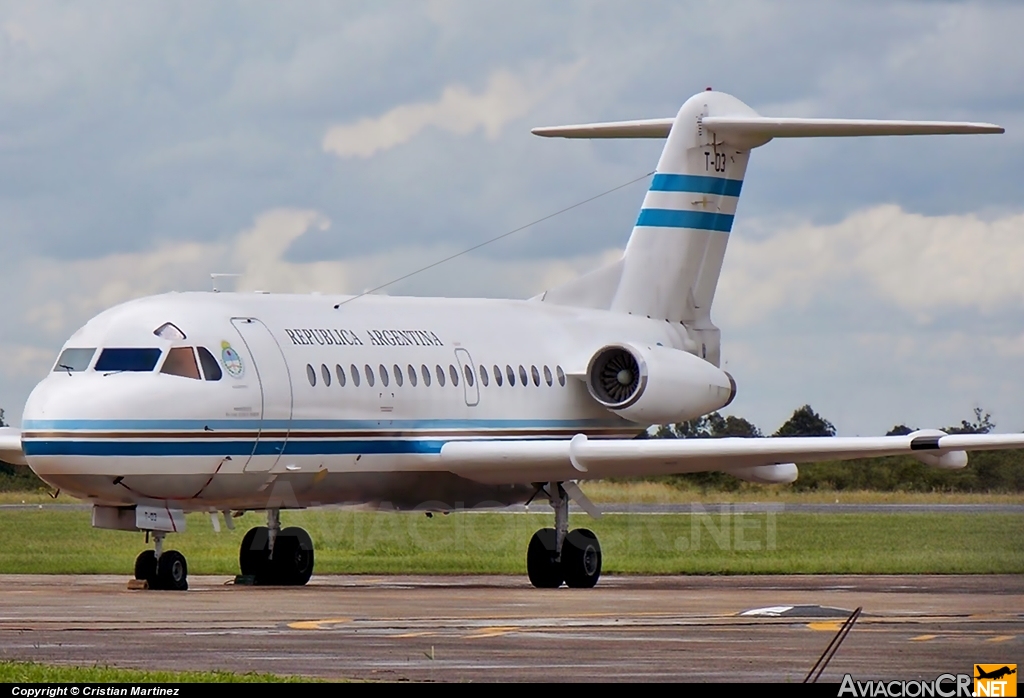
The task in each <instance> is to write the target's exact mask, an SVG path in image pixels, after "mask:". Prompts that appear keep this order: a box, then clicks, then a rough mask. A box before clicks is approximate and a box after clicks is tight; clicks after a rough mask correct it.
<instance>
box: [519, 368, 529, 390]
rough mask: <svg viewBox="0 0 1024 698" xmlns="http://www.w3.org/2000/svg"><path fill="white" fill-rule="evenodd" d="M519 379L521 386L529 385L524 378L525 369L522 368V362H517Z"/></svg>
mask: <svg viewBox="0 0 1024 698" xmlns="http://www.w3.org/2000/svg"><path fill="white" fill-rule="evenodd" d="M519 380H520V382H522V384H523V387H526V386H527V385H529V382H528V381H527V380H526V369H525V368H523V365H522V364H519Z"/></svg>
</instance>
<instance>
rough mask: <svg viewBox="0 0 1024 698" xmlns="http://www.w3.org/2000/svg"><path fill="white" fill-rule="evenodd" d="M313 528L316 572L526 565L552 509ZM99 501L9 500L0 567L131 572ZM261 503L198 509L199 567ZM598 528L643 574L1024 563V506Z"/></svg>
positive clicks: (620, 523)
mask: <svg viewBox="0 0 1024 698" xmlns="http://www.w3.org/2000/svg"><path fill="white" fill-rule="evenodd" d="M282 518H283V521H284V525H286V526H289V525H294V526H302V527H303V528H305V529H306V530H308V531H309V532H310V534H311V536H312V537H313V541H314V545H315V547H316V572H317V573H318V574H325V573H369V574H387V573H407V574H524V573H525V571H526V569H525V568H526V564H525V558H526V546H527V543H528V542H529V539H530V536H531V535H532V534H533V532H534V531H535V530H536V529H538V528H541V527H544V526H550V525H551V517H550V515H540V514H502V513H480V514H476V513H454V514H451V515H449V516H441V515H434V516H433V517H432V518H427V517H426V516H425V515H424V514H422V513H418V514H413V513H389V512H367V511H352V510H330V509H314V510H309V511H301V512H283V513H282ZM89 521H90V518H89V512H88V511H53V510H47V509H30V510H18V511H10V510H8V511H2V510H0V572H2V573H7V574H12V573H46V574H56V573H63V574H105V573H110V574H124V575H129V574H130V573H131V570H132V565H133V562H134V559H135V556H136V555H137V554H138V552H139V551H141V550H142V549H143V548H145V547H146V546H145V543H144V540H143V536H142V534H141V533H134V534H133V533H127V532H120V531H106V530H97V529H93V528H91V527H90V524H89ZM264 523H265V519H264V518H263V517H262V516H261V515H258V514H255V513H250V514H246V515H245V516H243V517H241V518H240V519H236V529H235V530H234V531H227V530H223V531H222V532H221V533H215V532H214V531H213V530H212V527H211V524H210V521H209V517H208V516H206V515H201V514H190V515H189V516H188V530H187V531H186V532H185V533H184V534H175V535H171V536H168V539H167V543H166V546H167V548H168V549H170V548H174V549H177V550H180V551H181V552H182V553H184V554H185V555H186V556H187V558H188V564H189V571H190V573H191V574H193V575H195V574H223V575H233V574H235V573H236V572H237V565H238V545H239V543H240V541H241V538H242V535H243V534H244V532H245V531H246V530H247V529H248V528H249V527H251V526H257V525H261V524H264ZM572 524H573V525H574V526H581V527H587V528H591V529H592V530H594V532H595V533H597V535H598V536H599V538H600V540H601V545H602V548H603V552H604V571H605V572H607V573H631V574H680V573H687V574H826V573H829V574H831V573H835V574H839V573H852V574H898V573H936V574H953V573H957V574H981V573H1011V574H1020V573H1024V536H1022V535H1021V533H1022V532H1024V517H1021V516H1020V515H1014V514H948V513H943V514H926V513H911V514H804V513H786V512H782V513H778V514H747V515H742V516H738V515H733V516H722V515H719V514H707V515H690V514H667V515H653V516H643V515H631V514H627V515H608V516H605V517H603V518H601V519H600V520H596V521H595V520H592V519H589V518H588V517H586V516H584V515H573V517H572Z"/></svg>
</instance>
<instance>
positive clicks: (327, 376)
mask: <svg viewBox="0 0 1024 698" xmlns="http://www.w3.org/2000/svg"><path fill="white" fill-rule="evenodd" d="M320 375H321V376H323V378H324V385H326V386H327V387H328V388H330V387H331V369H329V368H327V365H326V364H320Z"/></svg>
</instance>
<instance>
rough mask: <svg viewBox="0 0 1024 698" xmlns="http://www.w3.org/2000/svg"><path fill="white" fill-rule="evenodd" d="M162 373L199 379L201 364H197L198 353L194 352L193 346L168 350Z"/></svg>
mask: <svg viewBox="0 0 1024 698" xmlns="http://www.w3.org/2000/svg"><path fill="white" fill-rule="evenodd" d="M160 373H168V374H170V375H172V376H184V377H185V378H195V379H196V380H199V378H200V376H199V366H198V365H197V364H196V355H195V354H194V353H193V352H192V347H174V348H173V349H171V350H170V351H169V352H167V358H166V359H165V360H164V365H163V368H161V369H160Z"/></svg>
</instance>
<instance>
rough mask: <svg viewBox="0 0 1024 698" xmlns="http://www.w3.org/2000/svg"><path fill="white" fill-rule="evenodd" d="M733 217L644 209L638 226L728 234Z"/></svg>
mask: <svg viewBox="0 0 1024 698" xmlns="http://www.w3.org/2000/svg"><path fill="white" fill-rule="evenodd" d="M732 219H733V217H732V216H731V215H729V214H727V213H706V212H704V211H675V210H672V209H667V208H642V209H640V215H639V216H638V217H637V219H636V224H637V226H650V227H652V228H694V229H696V230H715V231H718V232H720V233H728V232H729V231H730V230H732Z"/></svg>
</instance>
